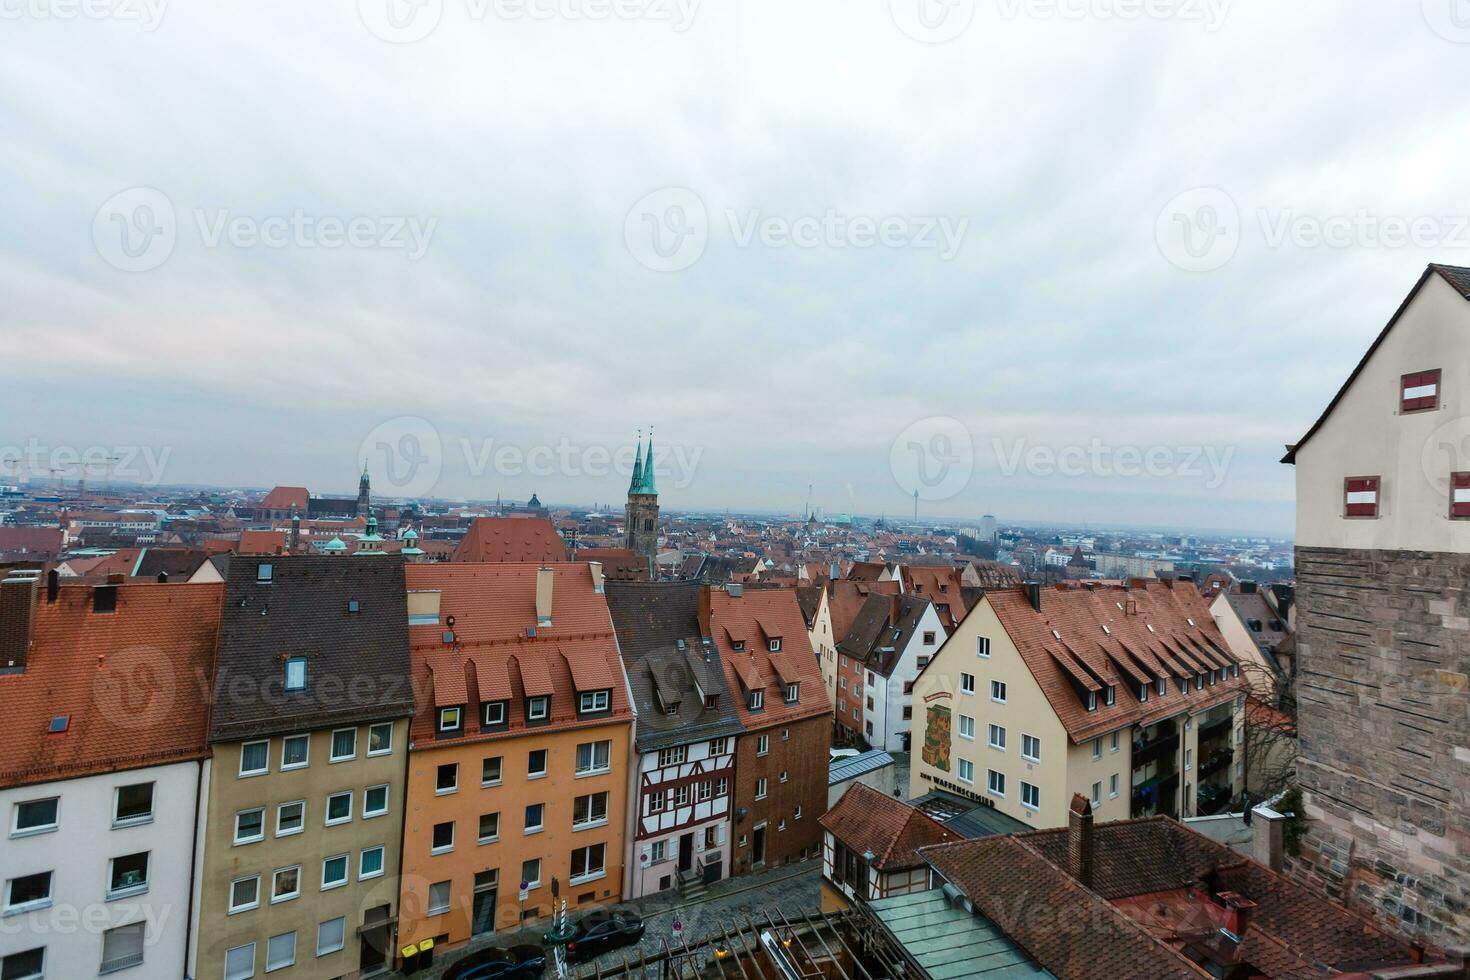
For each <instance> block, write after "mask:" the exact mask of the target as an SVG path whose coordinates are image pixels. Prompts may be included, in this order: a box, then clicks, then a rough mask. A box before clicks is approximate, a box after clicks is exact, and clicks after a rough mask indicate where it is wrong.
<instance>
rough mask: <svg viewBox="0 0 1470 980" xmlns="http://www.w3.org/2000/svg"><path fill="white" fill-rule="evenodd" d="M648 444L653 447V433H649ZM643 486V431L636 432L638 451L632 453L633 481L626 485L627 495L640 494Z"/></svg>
mask: <svg viewBox="0 0 1470 980" xmlns="http://www.w3.org/2000/svg"><path fill="white" fill-rule="evenodd" d="M648 444H649V445H650V446H651V445H653V433H649V439H648ZM642 486H643V430H642V429H639V430H638V449H637V451H636V452H634V453H633V479H632V480H631V481H630V482H629V483H628V492H629V493H642V492H643V491H642V490H641V489H640V488H641V487H642Z"/></svg>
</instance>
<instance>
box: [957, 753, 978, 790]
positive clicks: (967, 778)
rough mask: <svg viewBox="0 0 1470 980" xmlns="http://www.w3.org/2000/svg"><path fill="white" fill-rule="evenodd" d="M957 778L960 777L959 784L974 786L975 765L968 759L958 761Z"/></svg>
mask: <svg viewBox="0 0 1470 980" xmlns="http://www.w3.org/2000/svg"><path fill="white" fill-rule="evenodd" d="M959 777H960V782H962V783H967V784H970V785H974V782H975V763H973V762H971V761H970V760H969V759H961V760H960V769H959Z"/></svg>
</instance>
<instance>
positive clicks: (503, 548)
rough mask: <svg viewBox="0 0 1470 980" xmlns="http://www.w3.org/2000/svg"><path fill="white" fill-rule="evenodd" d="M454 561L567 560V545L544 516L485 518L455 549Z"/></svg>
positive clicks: (478, 522)
mask: <svg viewBox="0 0 1470 980" xmlns="http://www.w3.org/2000/svg"><path fill="white" fill-rule="evenodd" d="M454 560H455V561H460V562H527V561H566V560H567V546H566V544H565V543H564V542H563V541H562V539H561V535H560V534H557V533H556V528H555V527H553V526H552V524H551V522H550V521H548V520H547V519H546V518H544V517H481V518H479V519H477V520H476V521H475V522H474V523H473V524H471V525H470V529H469V531H468V532H467V533H466V534H465V536H464V540H463V541H461V542H460V543H459V547H458V548H456V549H454Z"/></svg>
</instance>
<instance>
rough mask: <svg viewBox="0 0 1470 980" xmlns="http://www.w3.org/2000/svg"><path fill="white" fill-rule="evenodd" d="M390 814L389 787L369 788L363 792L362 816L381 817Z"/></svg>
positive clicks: (364, 817) (365, 817)
mask: <svg viewBox="0 0 1470 980" xmlns="http://www.w3.org/2000/svg"><path fill="white" fill-rule="evenodd" d="M387 812H388V785H387V784H386V783H384V784H383V785H381V786H369V787H368V788H367V789H365V790H363V791H362V816H363V819H364V820H365V819H367V818H368V817H381V816H382V815H383V814H385V813H387Z"/></svg>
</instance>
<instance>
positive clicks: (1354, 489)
mask: <svg viewBox="0 0 1470 980" xmlns="http://www.w3.org/2000/svg"><path fill="white" fill-rule="evenodd" d="M1378 488H1379V478H1378V477H1376V476H1350V477H1348V478H1347V479H1346V480H1344V481H1343V514H1344V516H1346V517H1357V518H1370V519H1371V518H1376V517H1377V516H1378Z"/></svg>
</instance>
